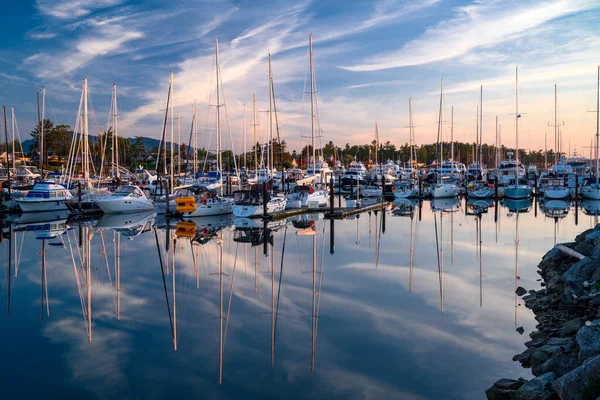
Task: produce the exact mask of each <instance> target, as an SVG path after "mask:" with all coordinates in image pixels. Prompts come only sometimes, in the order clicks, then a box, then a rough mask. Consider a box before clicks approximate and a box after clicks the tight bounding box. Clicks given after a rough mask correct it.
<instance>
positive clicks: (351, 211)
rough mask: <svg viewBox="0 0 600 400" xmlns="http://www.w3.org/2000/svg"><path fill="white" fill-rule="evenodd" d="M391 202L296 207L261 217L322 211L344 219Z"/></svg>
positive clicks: (277, 217)
mask: <svg viewBox="0 0 600 400" xmlns="http://www.w3.org/2000/svg"><path fill="white" fill-rule="evenodd" d="M390 204H391V203H390V202H389V201H383V202H377V203H375V204H369V205H366V206H363V207H356V208H355V207H338V208H333V209H331V208H329V207H320V208H308V207H302V208H296V209H293V210H285V211H278V212H275V213H270V214H267V215H266V216H264V217H262V218H263V219H266V220H268V221H278V220H282V219H285V218H290V217H294V216H296V215H302V214H310V213H323V214H325V219H344V218H348V217H351V216H353V215H357V214H361V213H364V212H368V211H377V210H381V209H384V208H386V207H388V206H389V205H390Z"/></svg>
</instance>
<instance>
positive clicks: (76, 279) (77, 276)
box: [67, 232, 90, 338]
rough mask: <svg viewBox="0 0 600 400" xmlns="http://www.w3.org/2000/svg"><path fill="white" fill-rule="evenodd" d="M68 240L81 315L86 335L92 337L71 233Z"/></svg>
mask: <svg viewBox="0 0 600 400" xmlns="http://www.w3.org/2000/svg"><path fill="white" fill-rule="evenodd" d="M67 239H68V240H69V249H70V251H71V261H72V262H73V271H74V272H75V282H76V284H77V292H78V294H79V302H80V303H81V313H82V315H83V323H84V324H85V330H86V334H87V335H88V338H89V335H90V331H89V327H88V321H87V312H86V307H85V300H84V297H83V291H82V289H81V280H80V279H79V272H77V267H76V263H75V256H74V255H73V246H72V245H71V237H70V236H69V233H68V232H67Z"/></svg>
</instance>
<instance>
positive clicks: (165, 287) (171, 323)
mask: <svg viewBox="0 0 600 400" xmlns="http://www.w3.org/2000/svg"><path fill="white" fill-rule="evenodd" d="M154 236H155V237H156V250H157V251H158V260H159V261H160V273H161V274H162V281H163V288H164V289H165V299H166V301H167V311H168V313H169V324H170V326H171V335H172V336H173V338H175V331H174V330H173V318H172V317H171V306H170V305H169V295H168V293H167V282H166V281H165V270H164V267H163V257H162V253H161V251H160V245H159V242H158V232H157V230H156V228H154Z"/></svg>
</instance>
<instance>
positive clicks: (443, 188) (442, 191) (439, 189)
mask: <svg viewBox="0 0 600 400" xmlns="http://www.w3.org/2000/svg"><path fill="white" fill-rule="evenodd" d="M459 194H460V187H459V186H458V185H456V184H455V183H448V182H447V180H446V179H442V181H441V182H440V183H436V184H434V185H432V188H431V196H432V197H433V198H434V199H436V198H449V197H458V195H459Z"/></svg>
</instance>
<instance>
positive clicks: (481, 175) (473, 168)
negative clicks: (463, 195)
mask: <svg viewBox="0 0 600 400" xmlns="http://www.w3.org/2000/svg"><path fill="white" fill-rule="evenodd" d="M480 90H481V92H480V93H481V95H480V98H479V101H480V105H479V112H478V114H479V115H478V116H477V117H478V124H477V126H478V129H477V131H478V132H477V137H478V139H477V141H478V147H479V161H474V162H473V164H471V165H469V172H468V174H469V175H470V176H475V177H477V178H478V179H476V180H475V181H473V182H472V183H470V184H469V187H468V188H469V190H468V191H467V196H468V197H469V198H475V199H487V198H490V197H493V196H494V189H493V188H492V187H490V186H489V185H488V183H487V180H486V176H487V169H486V168H485V166H484V165H483V156H482V143H483V86H481V89H480Z"/></svg>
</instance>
